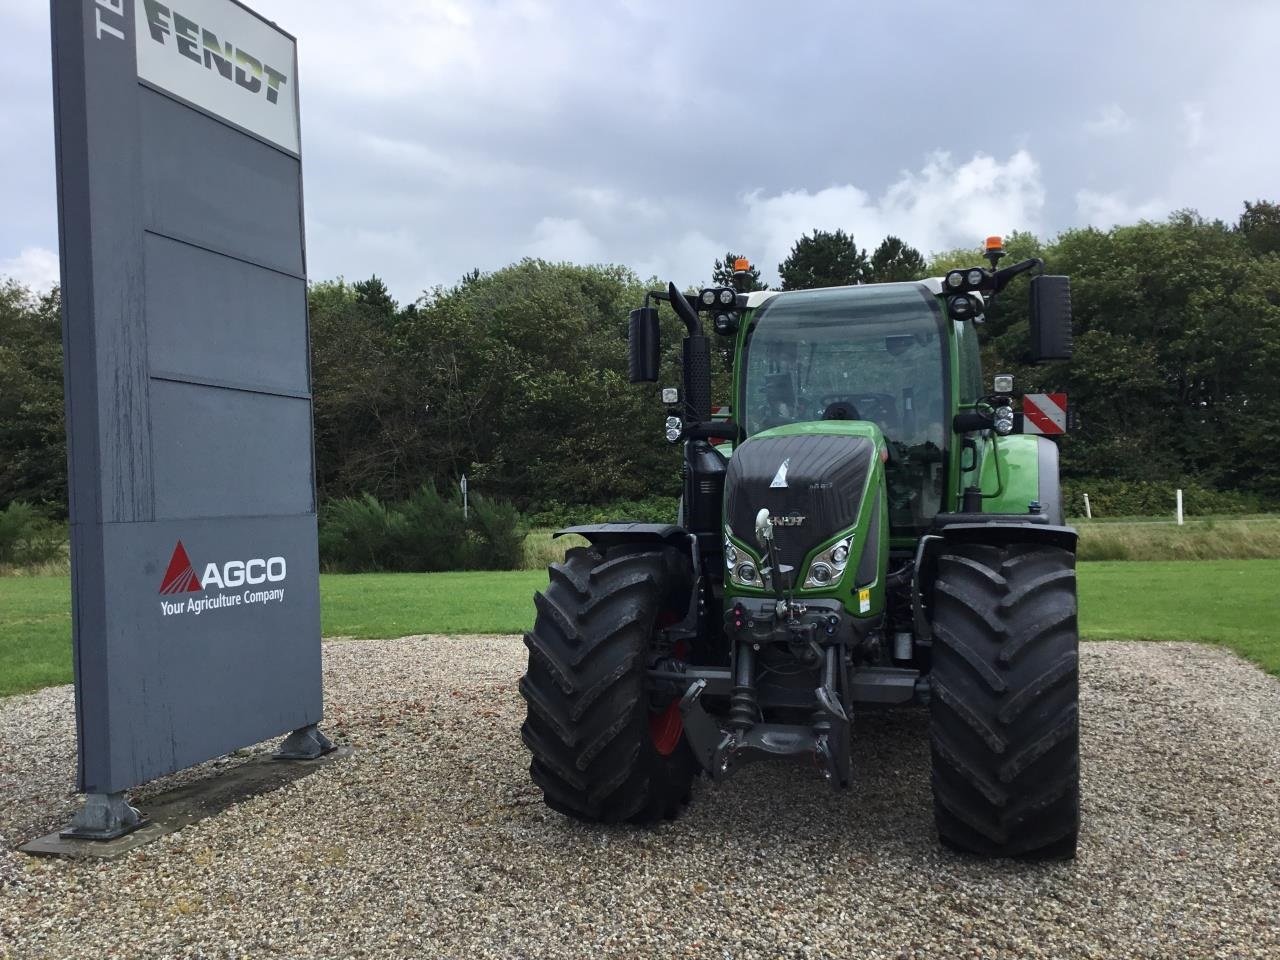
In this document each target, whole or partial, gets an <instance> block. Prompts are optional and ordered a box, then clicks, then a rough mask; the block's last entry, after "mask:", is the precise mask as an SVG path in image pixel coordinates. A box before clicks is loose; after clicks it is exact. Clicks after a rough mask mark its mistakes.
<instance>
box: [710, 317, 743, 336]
mask: <svg viewBox="0 0 1280 960" xmlns="http://www.w3.org/2000/svg"><path fill="white" fill-rule="evenodd" d="M715 328H716V333H718V334H720V336H722V337H731V336H733V335H734V334H735V333H737V332H738V314H737V311H730V312H729V313H717V314H716V319H715Z"/></svg>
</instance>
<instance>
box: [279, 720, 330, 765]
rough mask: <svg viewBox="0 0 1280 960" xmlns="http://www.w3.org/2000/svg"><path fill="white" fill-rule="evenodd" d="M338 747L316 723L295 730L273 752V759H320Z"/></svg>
mask: <svg viewBox="0 0 1280 960" xmlns="http://www.w3.org/2000/svg"><path fill="white" fill-rule="evenodd" d="M336 749H338V748H337V747H336V746H334V744H333V741H332V740H330V739H329V738H328V737H326V736H325V735H324V734H323V733H321V732H320V728H319V727H318V726H316V725H315V724H314V723H313V724H311V725H310V726H307V727H302V728H301V729H299V730H295V731H293V733H291V734H289V736H288V737H286V738H285V741H284V743H282V744H280V749H279V750H277V751H276V752H275V753H274V754H272V759H273V760H319V759H320V758H321V757H323V756H324V755H325V754H326V753H332V752H333V751H334V750H336Z"/></svg>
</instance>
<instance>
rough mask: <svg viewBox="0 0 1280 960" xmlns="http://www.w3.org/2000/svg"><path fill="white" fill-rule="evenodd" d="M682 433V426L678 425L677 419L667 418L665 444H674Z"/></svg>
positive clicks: (678, 419) (678, 420)
mask: <svg viewBox="0 0 1280 960" xmlns="http://www.w3.org/2000/svg"><path fill="white" fill-rule="evenodd" d="M683 433H684V426H683V424H681V423H680V418H679V417H667V426H666V434H667V443H676V442H678V441H679V440H680V436H681V434H683Z"/></svg>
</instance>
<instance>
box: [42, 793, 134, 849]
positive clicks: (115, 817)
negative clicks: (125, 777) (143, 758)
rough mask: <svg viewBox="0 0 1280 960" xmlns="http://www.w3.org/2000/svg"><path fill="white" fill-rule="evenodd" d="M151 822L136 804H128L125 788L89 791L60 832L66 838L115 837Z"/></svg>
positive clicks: (104, 838)
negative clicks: (109, 790)
mask: <svg viewBox="0 0 1280 960" xmlns="http://www.w3.org/2000/svg"><path fill="white" fill-rule="evenodd" d="M150 822H151V821H150V820H148V819H147V818H146V817H144V816H143V815H142V814H141V813H139V812H138V810H137V808H136V807H132V806H130V805H129V798H128V797H127V796H126V795H125V793H124V791H121V792H120V793H91V794H89V795H88V796H86V797H85V798H84V806H83V807H81V808H80V811H79V813H77V814H76V815H75V817H73V818H72V820H71V822H70V823H69V824H67V826H66V828H65V829H63V830H62V831H60V834H59V835H60V836H61V837H62V838H63V839H65V840H115V839H116V838H117V837H123V836H124V835H125V834H127V833H133V831H135V830H137V829H138V828H139V827H145V826H146V825H147V824H148V823H150Z"/></svg>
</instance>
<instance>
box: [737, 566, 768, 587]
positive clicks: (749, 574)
mask: <svg viewBox="0 0 1280 960" xmlns="http://www.w3.org/2000/svg"><path fill="white" fill-rule="evenodd" d="M733 582H734V583H736V584H738V586H740V587H763V586H764V581H763V580H761V579H760V571H759V570H757V569H756V565H755V563H753V562H752V561H750V560H743V561H742V562H741V563H739V564H738V565H737V566H736V567H734V568H733Z"/></svg>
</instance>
